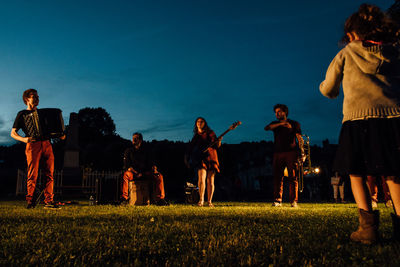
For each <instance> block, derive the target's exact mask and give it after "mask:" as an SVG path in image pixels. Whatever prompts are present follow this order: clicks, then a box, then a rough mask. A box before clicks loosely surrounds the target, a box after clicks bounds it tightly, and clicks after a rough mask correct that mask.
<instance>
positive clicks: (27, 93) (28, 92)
mask: <svg viewBox="0 0 400 267" xmlns="http://www.w3.org/2000/svg"><path fill="white" fill-rule="evenodd" d="M32 93H36V94H37V91H36V89H32V88H30V89H27V90H25V91H24V93H23V94H22V100H23V101H24V104H25V105H26V103H27V102H26V99H27V98H29V95H30V94H32Z"/></svg>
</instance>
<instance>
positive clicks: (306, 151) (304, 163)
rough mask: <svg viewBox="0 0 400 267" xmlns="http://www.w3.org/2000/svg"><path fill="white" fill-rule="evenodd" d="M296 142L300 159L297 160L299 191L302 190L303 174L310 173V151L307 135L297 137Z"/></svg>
mask: <svg viewBox="0 0 400 267" xmlns="http://www.w3.org/2000/svg"><path fill="white" fill-rule="evenodd" d="M297 141H298V144H299V148H300V152H301V154H300V157H299V158H298V162H297V167H298V178H299V191H300V192H303V190H304V173H307V174H308V173H310V172H312V167H311V151H310V137H309V136H308V135H305V134H304V135H300V134H299V135H298V137H297Z"/></svg>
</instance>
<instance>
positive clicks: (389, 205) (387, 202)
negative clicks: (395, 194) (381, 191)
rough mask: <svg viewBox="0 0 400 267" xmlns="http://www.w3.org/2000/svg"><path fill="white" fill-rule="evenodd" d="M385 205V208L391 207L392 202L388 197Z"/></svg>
mask: <svg viewBox="0 0 400 267" xmlns="http://www.w3.org/2000/svg"><path fill="white" fill-rule="evenodd" d="M385 206H386V208H391V207H393V202H392V201H391V200H390V199H389V200H388V201H386V203H385Z"/></svg>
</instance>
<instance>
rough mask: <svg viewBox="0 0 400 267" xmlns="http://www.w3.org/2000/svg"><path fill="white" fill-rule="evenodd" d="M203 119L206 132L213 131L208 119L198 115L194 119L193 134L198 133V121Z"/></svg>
mask: <svg viewBox="0 0 400 267" xmlns="http://www.w3.org/2000/svg"><path fill="white" fill-rule="evenodd" d="M200 119H202V120H203V121H204V128H203V130H204V132H206V133H209V132H210V131H211V129H210V127H208V124H207V121H206V120H205V119H204V118H203V117H198V118H197V119H196V120H195V121H194V127H193V136H195V135H196V134H197V126H196V124H197V121H198V120H200Z"/></svg>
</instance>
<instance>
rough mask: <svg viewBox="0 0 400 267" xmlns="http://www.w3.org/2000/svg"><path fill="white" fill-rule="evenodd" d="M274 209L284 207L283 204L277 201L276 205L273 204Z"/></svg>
mask: <svg viewBox="0 0 400 267" xmlns="http://www.w3.org/2000/svg"><path fill="white" fill-rule="evenodd" d="M272 207H282V203H281V202H277V201H275V202H274V203H272Z"/></svg>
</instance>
